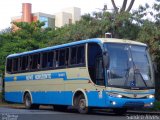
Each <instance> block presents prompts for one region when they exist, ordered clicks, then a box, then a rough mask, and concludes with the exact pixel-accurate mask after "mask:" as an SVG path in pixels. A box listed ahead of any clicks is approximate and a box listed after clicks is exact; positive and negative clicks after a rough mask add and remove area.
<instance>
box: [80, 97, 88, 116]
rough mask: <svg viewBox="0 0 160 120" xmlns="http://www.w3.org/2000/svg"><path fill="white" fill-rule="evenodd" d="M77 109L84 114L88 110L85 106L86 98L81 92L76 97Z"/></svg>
mask: <svg viewBox="0 0 160 120" xmlns="http://www.w3.org/2000/svg"><path fill="white" fill-rule="evenodd" d="M77 110H78V112H79V113H81V114H86V113H88V112H89V108H88V107H87V106H86V99H85V97H84V95H82V94H81V95H79V97H78V104H77Z"/></svg>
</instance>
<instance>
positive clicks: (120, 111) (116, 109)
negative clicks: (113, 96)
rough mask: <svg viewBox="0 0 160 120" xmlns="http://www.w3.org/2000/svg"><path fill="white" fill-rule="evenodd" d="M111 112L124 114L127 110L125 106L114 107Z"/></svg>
mask: <svg viewBox="0 0 160 120" xmlns="http://www.w3.org/2000/svg"><path fill="white" fill-rule="evenodd" d="M113 112H114V113H115V114H117V115H124V114H125V113H126V112H127V109H126V108H115V109H113Z"/></svg>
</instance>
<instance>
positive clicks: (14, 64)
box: [12, 58, 18, 72]
mask: <svg viewBox="0 0 160 120" xmlns="http://www.w3.org/2000/svg"><path fill="white" fill-rule="evenodd" d="M12 65H13V72H18V58H14V59H13V64H12Z"/></svg>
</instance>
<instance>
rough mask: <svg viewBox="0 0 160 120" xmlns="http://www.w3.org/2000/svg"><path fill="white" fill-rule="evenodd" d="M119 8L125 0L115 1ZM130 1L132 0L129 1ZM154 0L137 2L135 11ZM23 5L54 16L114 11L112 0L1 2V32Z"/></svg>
mask: <svg viewBox="0 0 160 120" xmlns="http://www.w3.org/2000/svg"><path fill="white" fill-rule="evenodd" d="M115 1H116V2H117V6H121V4H122V1H123V0H115ZM128 1H130V0H128ZM153 1H154V0H135V3H134V6H133V9H136V8H138V6H139V5H144V4H145V3H146V2H147V3H148V4H153ZM22 3H31V4H32V13H34V12H44V13H48V14H54V13H56V12H60V11H61V10H62V9H64V8H68V7H73V6H74V7H79V8H81V13H82V14H85V13H92V12H93V11H98V10H99V8H103V6H104V4H107V6H108V9H112V4H111V0H1V2H0V30H2V29H5V28H7V27H10V22H11V17H14V16H20V15H21V12H22Z"/></svg>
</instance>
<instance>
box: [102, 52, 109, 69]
mask: <svg viewBox="0 0 160 120" xmlns="http://www.w3.org/2000/svg"><path fill="white" fill-rule="evenodd" d="M103 63H104V67H105V68H108V67H109V55H108V52H107V51H105V52H103Z"/></svg>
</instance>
